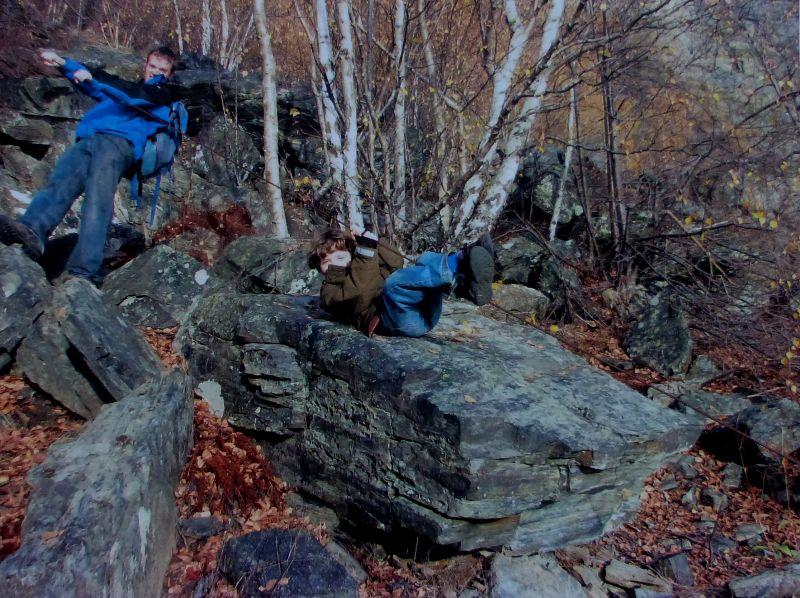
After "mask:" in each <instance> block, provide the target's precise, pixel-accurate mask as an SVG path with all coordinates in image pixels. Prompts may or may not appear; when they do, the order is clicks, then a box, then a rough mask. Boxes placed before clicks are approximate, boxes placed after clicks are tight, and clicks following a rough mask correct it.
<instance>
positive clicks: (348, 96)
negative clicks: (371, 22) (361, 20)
mask: <svg viewBox="0 0 800 598" xmlns="http://www.w3.org/2000/svg"><path fill="white" fill-rule="evenodd" d="M337 8H338V17H339V31H340V32H341V34H342V45H341V73H342V92H343V100H344V120H345V141H344V154H343V157H344V189H345V195H346V197H347V216H348V219H349V222H350V224H351V225H353V226H356V227H357V228H359V229H361V228H364V218H363V216H362V213H361V201H360V198H359V184H358V102H357V98H356V85H355V48H354V47H353V31H352V29H353V28H352V24H351V19H350V2H349V0H339V1H338V3H337Z"/></svg>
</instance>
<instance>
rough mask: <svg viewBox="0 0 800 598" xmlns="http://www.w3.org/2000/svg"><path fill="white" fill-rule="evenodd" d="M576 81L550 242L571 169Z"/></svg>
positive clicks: (571, 101)
mask: <svg viewBox="0 0 800 598" xmlns="http://www.w3.org/2000/svg"><path fill="white" fill-rule="evenodd" d="M576 85H577V81H573V82H572V89H571V90H570V102H569V119H568V122H567V149H566V150H565V151H564V171H563V172H562V173H561V181H560V182H559V184H558V196H556V202H555V205H554V206H553V217H552V218H551V219H550V234H549V236H548V239H549V240H550V241H551V242H552V241H554V240H555V238H556V228H557V227H558V219H559V217H560V216H561V206H562V205H563V204H564V193H565V192H566V189H567V178H568V177H569V175H570V168H571V167H572V150H573V149H574V147H575V115H576V114H577V112H578V94H577V92H576V91H575V87H576Z"/></svg>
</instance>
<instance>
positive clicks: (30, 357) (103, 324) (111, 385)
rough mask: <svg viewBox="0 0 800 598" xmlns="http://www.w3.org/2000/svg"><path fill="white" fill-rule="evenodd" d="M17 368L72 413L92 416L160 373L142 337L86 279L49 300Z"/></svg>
mask: <svg viewBox="0 0 800 598" xmlns="http://www.w3.org/2000/svg"><path fill="white" fill-rule="evenodd" d="M16 367H17V369H18V370H19V371H20V372H21V373H22V374H24V376H25V378H27V379H28V380H29V381H30V382H32V383H33V384H34V385H35V386H36V387H38V388H39V389H41V390H43V391H44V392H46V393H47V394H48V395H50V396H51V397H53V398H54V399H55V400H56V401H58V402H59V403H61V404H62V405H64V406H65V407H66V408H67V409H69V410H70V411H73V412H74V413H77V414H78V415H81V416H82V417H93V416H94V415H96V414H97V413H98V412H99V411H100V409H101V408H102V407H103V405H105V404H106V403H109V402H113V401H119V400H121V399H122V398H123V397H125V396H127V395H128V394H130V393H131V392H132V391H133V389H135V388H136V387H138V386H139V385H141V384H143V383H145V382H147V381H149V380H152V379H153V378H155V377H156V376H158V375H159V374H160V373H161V372H162V365H161V361H160V360H159V358H158V356H157V355H156V354H155V352H154V351H153V349H152V348H150V346H149V345H148V344H147V342H146V341H145V340H144V338H142V336H141V335H140V334H139V333H138V332H137V331H136V330H135V329H134V328H133V327H132V326H131V325H130V324H128V323H127V322H125V321H124V320H123V319H122V318H121V317H120V315H119V313H118V312H117V311H116V310H115V309H114V308H110V307H108V306H107V305H106V304H104V303H103V299H102V293H101V292H100V291H98V290H97V289H96V288H95V287H94V286H93V285H92V284H91V283H90V282H88V281H87V280H85V279H80V278H76V279H72V280H69V281H67V282H66V283H64V284H63V285H61V286H59V287H57V288H55V289H53V290H52V297H51V299H50V301H49V303H48V304H47V307H46V308H45V309H44V310H43V313H42V314H41V315H40V316H39V317H38V319H37V320H36V323H35V324H34V325H33V327H32V328H31V329H30V331H29V332H28V333H27V334H26V336H25V338H24V340H22V342H21V343H20V346H19V348H18V350H17V352H16Z"/></svg>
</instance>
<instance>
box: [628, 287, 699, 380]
mask: <svg viewBox="0 0 800 598" xmlns="http://www.w3.org/2000/svg"><path fill="white" fill-rule="evenodd" d="M692 346H693V343H692V336H691V334H690V332H689V325H688V323H687V322H686V318H685V317H684V316H683V314H682V313H681V311H680V309H679V308H678V307H677V306H676V305H674V304H673V301H672V298H671V297H670V296H669V294H668V293H666V292H662V293H659V294H658V295H656V296H655V297H653V298H652V299H651V300H650V303H649V305H648V306H647V307H646V308H645V309H644V311H643V313H642V314H641V316H640V317H639V319H638V321H637V322H636V323H635V324H634V325H633V328H632V329H631V331H630V333H629V334H628V337H627V338H626V339H625V350H626V351H627V353H628V355H629V356H630V357H631V359H632V360H633V361H634V362H635V363H637V364H640V365H643V366H646V367H649V368H653V369H654V370H655V371H657V372H658V373H659V374H661V375H662V376H674V375H675V374H682V373H684V372H686V370H687V369H688V368H689V364H690V363H691V362H692Z"/></svg>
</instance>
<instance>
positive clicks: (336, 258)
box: [319, 249, 353, 274]
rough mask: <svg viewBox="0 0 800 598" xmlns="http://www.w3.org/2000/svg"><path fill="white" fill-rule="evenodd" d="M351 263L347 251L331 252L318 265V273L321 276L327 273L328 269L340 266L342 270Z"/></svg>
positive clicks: (351, 257)
mask: <svg viewBox="0 0 800 598" xmlns="http://www.w3.org/2000/svg"><path fill="white" fill-rule="evenodd" d="M352 261H353V256H352V255H350V252H349V251H345V250H343V249H340V250H339V251H332V252H331V253H329V254H328V255H326V256H325V257H324V258H322V261H321V262H320V263H319V271H320V272H322V274H326V273H327V272H328V267H330V266H341V267H342V268H347V266H349V265H350V262H352Z"/></svg>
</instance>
